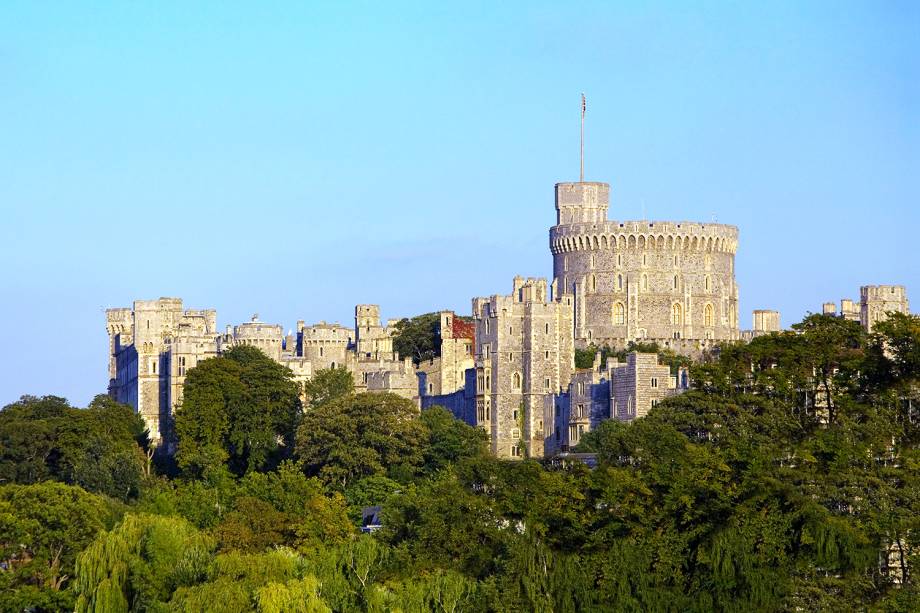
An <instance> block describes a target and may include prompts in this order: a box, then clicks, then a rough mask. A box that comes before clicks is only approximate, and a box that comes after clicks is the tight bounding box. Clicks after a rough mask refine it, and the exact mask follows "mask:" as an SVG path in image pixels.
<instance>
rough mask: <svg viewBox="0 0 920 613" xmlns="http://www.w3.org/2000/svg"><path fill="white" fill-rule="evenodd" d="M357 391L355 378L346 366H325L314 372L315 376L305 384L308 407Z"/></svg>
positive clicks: (311, 407)
mask: <svg viewBox="0 0 920 613" xmlns="http://www.w3.org/2000/svg"><path fill="white" fill-rule="evenodd" d="M354 391H355V380H354V378H353V377H352V374H351V373H350V372H348V369H346V368H345V367H344V366H339V367H338V368H324V369H320V370H318V371H316V372H315V373H313V378H312V379H310V380H309V381H307V382H306V384H305V385H304V395H305V396H306V397H307V407H308V408H310V409H315V408H316V407H318V406H320V405H323V404H326V403H327V402H331V401H333V400H335V399H336V398H342V397H343V396H349V395H351V394H352V393H353V392H354Z"/></svg>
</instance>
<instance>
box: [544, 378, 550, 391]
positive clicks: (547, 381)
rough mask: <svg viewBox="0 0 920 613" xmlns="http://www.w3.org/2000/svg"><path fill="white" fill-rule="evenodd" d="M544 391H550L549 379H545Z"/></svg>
mask: <svg viewBox="0 0 920 613" xmlns="http://www.w3.org/2000/svg"><path fill="white" fill-rule="evenodd" d="M543 389H546V390H548V389H549V377H546V378H545V379H543Z"/></svg>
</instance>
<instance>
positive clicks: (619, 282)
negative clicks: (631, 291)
mask: <svg viewBox="0 0 920 613" xmlns="http://www.w3.org/2000/svg"><path fill="white" fill-rule="evenodd" d="M617 289H619V290H622V289H623V275H617Z"/></svg>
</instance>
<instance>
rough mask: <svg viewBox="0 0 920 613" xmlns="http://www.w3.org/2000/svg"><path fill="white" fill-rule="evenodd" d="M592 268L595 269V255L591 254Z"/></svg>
mask: <svg viewBox="0 0 920 613" xmlns="http://www.w3.org/2000/svg"><path fill="white" fill-rule="evenodd" d="M591 268H594V254H591Z"/></svg>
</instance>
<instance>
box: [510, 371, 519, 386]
mask: <svg viewBox="0 0 920 613" xmlns="http://www.w3.org/2000/svg"><path fill="white" fill-rule="evenodd" d="M511 386H512V387H513V388H514V389H516V390H519V389H521V375H520V373H514V376H513V377H512V378H511Z"/></svg>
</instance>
